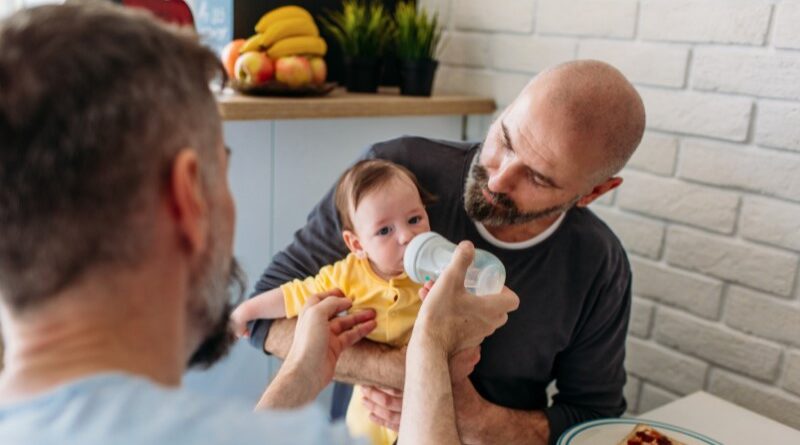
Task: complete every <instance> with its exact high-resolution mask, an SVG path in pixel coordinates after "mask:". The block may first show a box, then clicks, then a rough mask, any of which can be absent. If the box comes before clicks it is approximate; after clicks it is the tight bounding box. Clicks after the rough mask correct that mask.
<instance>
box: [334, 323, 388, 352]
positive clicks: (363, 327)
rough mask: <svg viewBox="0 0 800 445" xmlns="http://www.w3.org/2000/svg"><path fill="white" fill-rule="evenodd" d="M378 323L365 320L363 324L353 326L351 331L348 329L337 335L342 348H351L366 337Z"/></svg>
mask: <svg viewBox="0 0 800 445" xmlns="http://www.w3.org/2000/svg"><path fill="white" fill-rule="evenodd" d="M377 325H378V323H377V322H376V321H375V320H367V321H365V322H363V323H359V324H357V325H355V326H353V327H352V328H351V329H348V330H346V331H344V332H342V333H340V334H337V336H338V337H339V341H340V342H341V343H342V346H344V347H345V348H347V347H349V346H353V345H354V344H356V343H358V342H359V341H360V340H361V339H362V338H364V337H366V336H367V335H368V334H369V333H370V332H372V330H373V329H375V326H377Z"/></svg>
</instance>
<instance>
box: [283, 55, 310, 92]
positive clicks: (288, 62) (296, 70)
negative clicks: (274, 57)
mask: <svg viewBox="0 0 800 445" xmlns="http://www.w3.org/2000/svg"><path fill="white" fill-rule="evenodd" d="M275 79H276V80H277V81H278V82H282V83H285V84H286V85H289V86H290V87H292V88H298V87H301V86H304V85H308V84H309V83H311V64H309V63H308V59H306V58H305V57H301V56H287V57H281V58H280V59H278V61H277V62H275Z"/></svg>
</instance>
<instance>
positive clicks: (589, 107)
mask: <svg viewBox="0 0 800 445" xmlns="http://www.w3.org/2000/svg"><path fill="white" fill-rule="evenodd" d="M517 101H525V102H527V103H530V102H531V101H539V102H540V103H543V104H544V105H545V106H546V109H547V110H548V112H549V113H553V114H554V115H556V116H558V117H561V118H562V119H558V121H559V122H562V123H563V128H562V130H563V131H565V132H569V133H571V134H574V135H575V136H576V137H579V138H580V139H582V140H590V141H593V142H596V143H592V144H587V145H586V146H582V147H573V148H574V149H576V150H582V152H581V153H580V154H579V155H580V156H588V157H598V159H599V160H600V162H599V165H598V169H597V177H595V178H593V180H595V181H602V180H605V179H608V178H609V177H611V176H613V175H614V174H616V173H617V172H619V171H620V170H621V169H622V168H623V167H624V166H625V163H626V162H628V159H630V157H631V155H632V154H633V152H634V150H635V149H636V147H637V146H638V145H639V142H640V141H641V139H642V135H643V133H644V128H645V110H644V104H643V103H642V99H641V97H640V96H639V94H638V93H637V92H636V90H635V89H634V88H633V85H631V84H630V82H628V80H627V79H626V78H625V76H623V75H622V73H620V72H619V71H618V70H617V69H616V68H614V67H612V66H611V65H609V64H607V63H604V62H599V61H595V60H579V61H573V62H567V63H564V64H561V65H558V66H556V67H554V68H551V69H548V70H546V71H543V72H542V73H540V74H539V75H538V76H536V77H535V78H534V79H533V80H531V82H530V83H528V85H527V86H526V87H525V88H524V89H523V91H522V93H521V94H520V95H519V97H518V98H517V99H516V101H515V102H517ZM512 106H513V105H512ZM534 118H535V116H534ZM590 151H595V152H590ZM597 151H599V152H597Z"/></svg>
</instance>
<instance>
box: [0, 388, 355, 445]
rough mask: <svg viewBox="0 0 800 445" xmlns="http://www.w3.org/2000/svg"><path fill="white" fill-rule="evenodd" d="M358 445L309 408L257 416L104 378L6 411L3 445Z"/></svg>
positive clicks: (1, 412) (1, 416)
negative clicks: (354, 444)
mask: <svg viewBox="0 0 800 445" xmlns="http://www.w3.org/2000/svg"><path fill="white" fill-rule="evenodd" d="M351 443H355V441H354V440H353V439H351V438H350V437H349V435H348V433H347V428H346V427H345V426H344V424H343V423H336V424H330V423H329V422H328V419H327V417H326V416H325V414H324V413H323V412H322V410H321V409H320V408H319V407H317V406H315V405H313V404H312V405H310V406H308V407H306V408H303V409H300V410H296V411H265V412H253V410H252V407H248V406H246V405H245V404H241V403H237V402H231V403H224V402H220V401H219V400H218V399H211V398H208V397H205V396H203V395H200V394H195V393H192V392H190V391H187V390H181V389H170V388H165V387H162V386H159V385H156V384H154V383H152V382H150V381H149V380H146V379H143V378H139V377H134V376H131V375H127V374H98V375H95V376H92V377H88V378H85V379H81V380H77V381H74V382H71V383H69V384H67V385H64V386H61V387H59V388H57V389H55V390H53V391H51V392H49V393H46V394H42V395H40V396H37V397H34V398H32V399H29V400H26V401H23V402H19V403H12V404H8V405H0V444H3V445H16V444H20V445H40V444H41V445H54V444H80V445H112V444H113V445H134V444H135V445H143V444H147V445H151V444H152V445H156V444H164V445H167V444H168V445H189V444H191V445H195V444H203V445H205V444H209V445H210V444H244V445H253V444H269V445H273V444H281V445H284V444H285V445H289V444H292V445H301V444H313V445H325V444H331V445H333V444H351Z"/></svg>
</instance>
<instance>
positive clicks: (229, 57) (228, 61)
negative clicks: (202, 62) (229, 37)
mask: <svg viewBox="0 0 800 445" xmlns="http://www.w3.org/2000/svg"><path fill="white" fill-rule="evenodd" d="M244 42H245V40H244V39H236V40H233V41H231V42H229V43H228V44H227V45H225V48H222V55H221V56H220V59H222V64H223V65H224V66H225V72H227V73H228V77H229V78H231V79H233V77H234V72H235V71H234V70H233V69H234V67H235V66H236V59H238V58H239V50H240V49H241V48H242V45H244Z"/></svg>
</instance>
